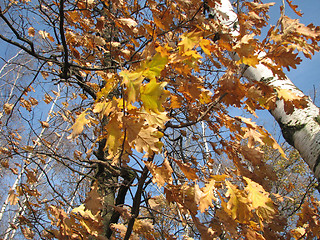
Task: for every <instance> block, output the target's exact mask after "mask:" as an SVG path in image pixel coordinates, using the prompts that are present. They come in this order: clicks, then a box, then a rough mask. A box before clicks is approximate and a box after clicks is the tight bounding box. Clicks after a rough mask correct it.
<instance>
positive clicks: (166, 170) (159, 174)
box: [143, 158, 173, 188]
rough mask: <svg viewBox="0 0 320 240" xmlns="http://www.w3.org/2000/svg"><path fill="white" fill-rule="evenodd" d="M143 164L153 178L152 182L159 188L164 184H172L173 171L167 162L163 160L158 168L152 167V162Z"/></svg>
mask: <svg viewBox="0 0 320 240" xmlns="http://www.w3.org/2000/svg"><path fill="white" fill-rule="evenodd" d="M143 162H144V164H145V165H146V166H147V168H148V169H149V171H150V172H151V174H152V176H153V178H152V182H153V183H156V184H158V186H159V187H160V188H161V187H162V186H163V185H164V184H165V183H172V176H171V174H172V173H173V170H172V168H171V166H170V163H169V161H168V160H167V159H166V158H165V159H164V160H163V163H162V166H161V167H158V166H156V165H154V164H153V163H152V162H147V161H143Z"/></svg>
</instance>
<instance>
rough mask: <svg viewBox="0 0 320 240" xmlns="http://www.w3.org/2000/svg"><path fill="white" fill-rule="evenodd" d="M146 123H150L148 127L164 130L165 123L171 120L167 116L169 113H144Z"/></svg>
mask: <svg viewBox="0 0 320 240" xmlns="http://www.w3.org/2000/svg"><path fill="white" fill-rule="evenodd" d="M143 115H144V117H145V119H146V121H147V122H148V125H150V126H157V127H160V128H162V129H164V128H165V126H164V125H165V123H166V122H167V121H169V120H170V119H169V118H168V116H167V112H159V113H154V112H149V113H148V112H146V113H143Z"/></svg>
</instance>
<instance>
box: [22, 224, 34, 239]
mask: <svg viewBox="0 0 320 240" xmlns="http://www.w3.org/2000/svg"><path fill="white" fill-rule="evenodd" d="M21 232H22V234H23V236H24V237H25V238H26V239H34V232H33V231H32V230H31V229H30V228H29V227H21Z"/></svg>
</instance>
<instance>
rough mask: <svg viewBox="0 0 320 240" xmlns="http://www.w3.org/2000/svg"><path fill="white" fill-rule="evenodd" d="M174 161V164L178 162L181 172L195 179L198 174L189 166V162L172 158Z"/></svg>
mask: <svg viewBox="0 0 320 240" xmlns="http://www.w3.org/2000/svg"><path fill="white" fill-rule="evenodd" d="M174 161H175V162H176V164H178V166H179V168H180V169H181V171H182V172H183V174H184V175H185V176H186V177H187V178H188V179H189V180H193V181H195V180H197V179H198V176H197V170H196V169H194V168H191V164H190V163H183V162H182V160H176V159H174Z"/></svg>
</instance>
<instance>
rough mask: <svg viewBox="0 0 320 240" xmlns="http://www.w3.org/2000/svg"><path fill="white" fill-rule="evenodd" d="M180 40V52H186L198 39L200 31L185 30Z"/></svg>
mask: <svg viewBox="0 0 320 240" xmlns="http://www.w3.org/2000/svg"><path fill="white" fill-rule="evenodd" d="M181 38H182V40H181V41H180V42H179V44H178V46H179V50H180V53H184V52H187V51H188V50H190V49H192V48H194V47H195V45H197V44H198V43H199V41H200V33H196V32H194V31H193V32H187V33H184V34H183V35H182V36H181Z"/></svg>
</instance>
